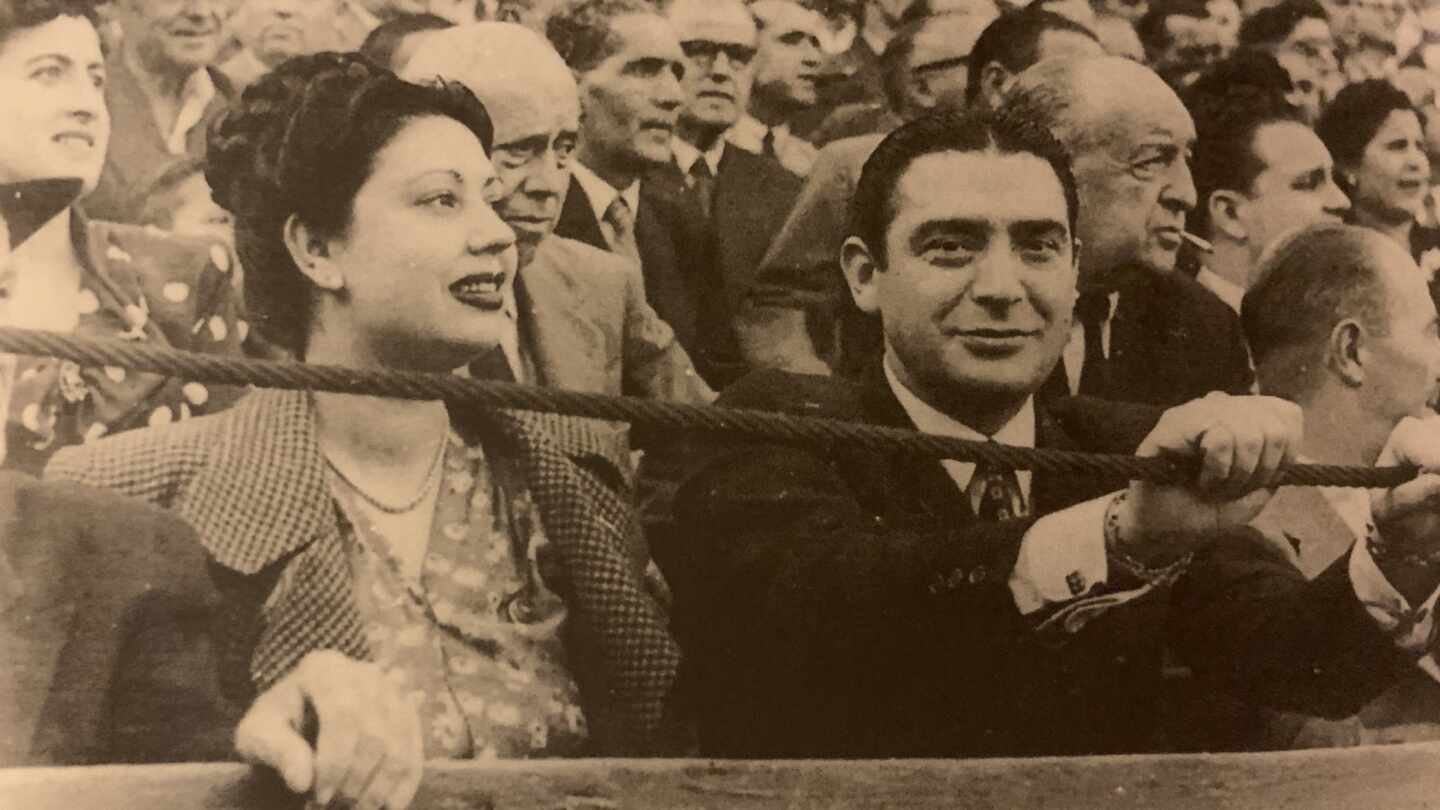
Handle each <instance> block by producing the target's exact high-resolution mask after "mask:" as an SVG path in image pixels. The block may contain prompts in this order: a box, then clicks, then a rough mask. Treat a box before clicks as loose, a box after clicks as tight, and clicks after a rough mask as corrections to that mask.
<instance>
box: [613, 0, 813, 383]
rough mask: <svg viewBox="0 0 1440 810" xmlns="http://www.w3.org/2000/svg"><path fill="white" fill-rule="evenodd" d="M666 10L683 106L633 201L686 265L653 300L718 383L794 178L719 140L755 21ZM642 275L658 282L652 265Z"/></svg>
mask: <svg viewBox="0 0 1440 810" xmlns="http://www.w3.org/2000/svg"><path fill="white" fill-rule="evenodd" d="M666 14H667V17H668V18H669V20H670V23H671V25H672V26H673V27H674V29H675V32H676V34H677V35H678V36H679V38H680V44H681V48H682V49H683V50H684V52H685V76H684V81H683V87H684V90H685V105H684V106H683V107H682V108H681V111H680V116H679V122H678V128H677V130H676V137H675V139H674V141H673V142H672V144H671V148H672V151H673V154H674V159H673V160H672V161H670V162H669V163H667V164H665V165H663V166H660V167H656V168H654V169H651V170H650V171H649V172H647V173H646V175H645V178H644V180H643V183H642V194H641V205H642V206H647V205H653V206H654V208H655V210H656V211H657V212H658V213H659V215H660V217H661V218H662V219H664V220H665V221H666V222H668V223H670V224H671V229H672V234H673V238H674V241H675V244H676V245H678V246H680V249H681V253H680V256H679V258H680V261H681V263H682V264H683V265H684V266H685V272H684V274H683V276H682V277H679V278H675V279H673V280H669V281H668V282H667V283H666V284H665V285H664V286H661V285H660V284H659V283H653V284H652V288H653V289H654V290H655V291H656V294H657V295H656V298H655V299H653V300H654V303H655V307H656V309H657V310H659V311H660V312H661V313H662V314H664V315H665V317H666V320H668V321H670V322H671V324H672V325H673V326H674V327H675V328H676V331H677V332H679V333H680V334H681V335H685V336H687V339H686V341H685V346H686V349H687V350H688V351H689V352H690V356H691V357H692V358H694V360H695V365H696V367H697V368H698V369H699V370H700V373H701V375H702V376H704V377H705V380H706V382H708V383H709V384H710V385H712V386H714V387H715V388H717V389H718V388H722V387H724V386H725V385H728V384H729V383H730V382H733V381H734V380H735V379H736V378H738V377H739V376H740V375H741V374H743V373H744V372H745V370H746V365H745V362H744V359H743V356H742V354H741V350H740V341H741V340H742V337H741V336H740V335H739V334H738V333H737V330H744V329H745V328H746V327H745V324H744V323H742V321H743V320H744V318H745V313H746V311H747V310H748V309H749V308H751V307H753V306H754V305H755V300H756V299H757V298H763V297H764V295H765V293H764V292H763V291H761V290H759V289H757V288H756V287H755V268H756V267H757V266H758V265H759V263H760V257H761V256H763V255H764V254H765V249H766V248H767V247H769V245H770V240H771V238H772V237H773V236H774V234H775V231H776V229H778V228H779V227H780V223H781V222H782V221H783V220H784V218H785V215H786V214H787V213H789V212H790V205H791V203H793V202H794V200H795V195H796V194H798V193H799V191H800V179H799V178H798V177H796V176H795V175H793V174H791V173H790V172H788V171H786V170H785V169H784V168H783V167H782V166H781V165H780V164H779V163H778V162H777V161H776V160H775V159H774V158H771V157H766V156H764V155H757V154H753V153H751V152H747V151H746V150H744V149H741V148H739V147H737V146H734V145H733V144H729V143H727V142H726V139H725V133H726V132H727V131H728V130H729V129H730V127H731V126H733V125H734V124H735V122H736V120H737V119H738V118H739V117H740V114H741V112H742V111H743V110H744V109H745V104H746V101H747V99H748V98H749V95H750V85H751V80H752V77H753V73H752V72H751V68H750V63H751V61H752V60H753V58H754V56H755V36H756V32H755V23H754V21H753V19H752V18H751V16H750V13H749V11H747V10H746V8H745V6H744V5H743V4H742V3H741V2H739V0H675V2H673V3H671V4H670V5H669V6H668V8H667V12H666ZM648 280H650V281H651V282H660V281H662V279H660V278H659V277H657V276H656V275H654V274H653V273H652V274H650V275H649V276H648ZM662 292H663V293H664V294H665V297H664V298H663V299H662V298H661V297H660V294H661V293H662ZM743 339H746V340H757V341H761V342H763V340H764V337H763V336H748V337H745V338H743Z"/></svg>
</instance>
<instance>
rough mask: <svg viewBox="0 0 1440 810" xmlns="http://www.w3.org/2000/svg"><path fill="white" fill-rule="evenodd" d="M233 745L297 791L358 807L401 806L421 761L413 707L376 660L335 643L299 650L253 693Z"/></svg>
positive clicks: (398, 809) (391, 809)
mask: <svg viewBox="0 0 1440 810" xmlns="http://www.w3.org/2000/svg"><path fill="white" fill-rule="evenodd" d="M307 732H311V735H310V736H313V738H314V740H315V746H314V749H313V750H312V748H311V746H310V743H309V742H308V741H307V739H306V733H307ZM235 749H236V751H238V752H239V754H240V755H241V756H242V757H244V758H245V759H246V760H247V761H249V762H253V763H257V764H261V765H268V766H269V767H271V768H274V769H275V770H276V771H278V772H279V773H280V776H281V778H283V779H284V780H285V784H286V785H288V786H289V787H290V789H291V790H293V791H295V792H296V793H305V792H308V791H312V790H313V793H314V797H315V800H316V801H317V802H318V803H319V804H320V805H322V806H323V805H327V804H329V803H330V801H331V800H332V799H342V800H347V801H349V802H352V803H353V806H355V807H358V808H362V810H378V808H382V807H383V808H388V810H403V808H405V807H407V806H408V805H409V804H410V801H411V800H412V799H414V798H415V791H416V789H418V788H419V787H420V774H421V770H422V767H423V764H424V746H423V744H422V741H421V731H420V716H419V714H418V713H417V712H416V710H415V707H414V706H412V705H411V704H410V703H409V702H408V701H407V700H406V699H405V698H404V697H402V696H401V695H400V693H399V692H398V691H397V690H396V689H395V687H394V686H392V685H391V684H390V682H389V681H387V680H386V679H385V677H384V675H383V674H382V673H381V671H380V668H379V667H377V666H375V665H374V664H371V663H368V662H363V661H356V660H354V659H351V658H347V657H346V656H344V655H342V654H341V653H338V652H335V651H334V650H319V651H317V652H312V653H310V654H309V655H307V656H305V658H304V659H302V660H301V661H300V665H299V666H297V667H296V668H295V669H294V671H292V672H291V673H290V674H288V675H286V676H285V677H284V678H281V679H280V680H279V681H277V682H276V683H275V685H274V686H272V687H270V689H269V690H267V691H266V692H265V693H264V694H262V695H261V696H260V697H258V698H256V699H255V703H254V704H253V705H251V707H250V710H249V711H248V712H246V713H245V717H244V718H243V719H241V721H240V725H239V726H238V727H237V728H236V729H235Z"/></svg>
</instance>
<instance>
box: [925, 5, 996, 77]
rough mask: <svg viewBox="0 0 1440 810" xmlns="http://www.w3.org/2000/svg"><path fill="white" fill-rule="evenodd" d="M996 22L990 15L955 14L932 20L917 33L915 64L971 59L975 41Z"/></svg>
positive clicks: (992, 15) (993, 16)
mask: <svg viewBox="0 0 1440 810" xmlns="http://www.w3.org/2000/svg"><path fill="white" fill-rule="evenodd" d="M994 19H995V15H994V14H993V13H991V14H964V13H952V14H945V15H942V16H939V17H934V18H932V19H931V20H930V21H929V22H927V23H926V24H925V25H924V26H922V27H921V28H920V30H919V31H917V32H916V33H915V46H914V56H913V57H912V58H911V62H912V64H917V65H923V64H925V63H926V62H931V61H934V60H935V59H936V58H937V57H939V58H950V57H960V56H969V55H970V51H971V50H973V49H974V47H975V40H977V39H979V38H980V33H981V32H982V31H984V30H985V28H986V26H988V25H990V23H991V22H993V21H994Z"/></svg>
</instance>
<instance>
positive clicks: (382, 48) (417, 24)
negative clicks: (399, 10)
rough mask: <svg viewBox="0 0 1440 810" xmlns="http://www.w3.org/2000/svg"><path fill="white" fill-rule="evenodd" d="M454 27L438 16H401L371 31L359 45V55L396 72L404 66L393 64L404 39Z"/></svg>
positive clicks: (453, 24)
mask: <svg viewBox="0 0 1440 810" xmlns="http://www.w3.org/2000/svg"><path fill="white" fill-rule="evenodd" d="M454 26H455V23H453V22H450V21H449V20H447V19H445V18H444V17H441V16H440V15H438V14H401V15H400V16H398V17H395V18H394V19H390V20H386V21H385V22H383V23H380V25H379V26H378V27H377V28H376V29H375V30H374V31H371V32H370V34H369V35H368V36H366V37H365V41H364V42H362V43H360V55H361V56H364V57H366V58H368V59H369V60H370V61H371V62H374V63H375V64H377V65H380V66H381V67H388V68H390V69H391V70H394V71H397V72H398V71H399V70H400V69H401V68H402V67H404V65H397V64H394V60H395V52H396V51H398V50H400V43H402V42H404V41H405V38H406V37H408V36H410V35H411V34H419V33H421V32H422V31H443V30H445V29H446V28H453V27H454Z"/></svg>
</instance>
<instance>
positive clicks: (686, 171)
mask: <svg viewBox="0 0 1440 810" xmlns="http://www.w3.org/2000/svg"><path fill="white" fill-rule="evenodd" d="M670 151H671V153H673V154H674V155H675V165H676V166H679V167H680V173H681V174H683V175H685V183H686V185H689V183H690V169H691V167H692V166H694V165H695V161H697V160H700V159H701V158H704V160H705V165H706V166H709V167H710V176H711V177H719V176H720V158H722V157H724V156H725V139H724V138H716V139H715V143H714V144H713V145H712V146H711V147H710V148H709V149H706V150H705V151H704V152H701V151H700V150H699V149H696V148H695V147H694V146H693V145H691V144H690V143H689V142H688V141H683V140H681V139H679V138H673V139H671V141H670ZM587 193H588V192H587Z"/></svg>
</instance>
